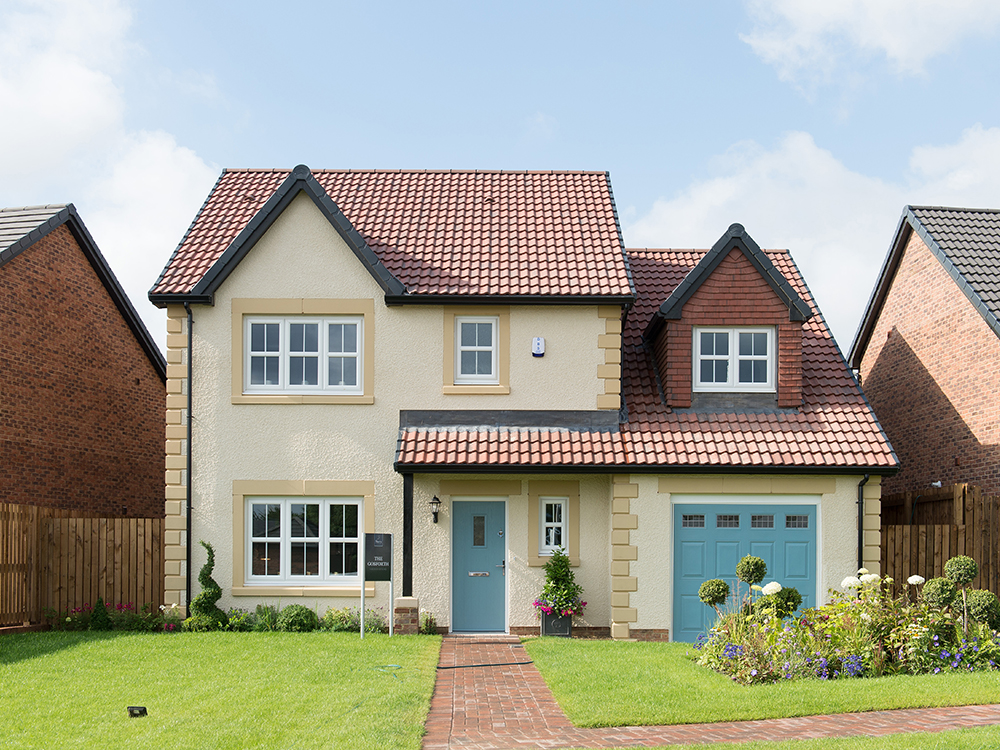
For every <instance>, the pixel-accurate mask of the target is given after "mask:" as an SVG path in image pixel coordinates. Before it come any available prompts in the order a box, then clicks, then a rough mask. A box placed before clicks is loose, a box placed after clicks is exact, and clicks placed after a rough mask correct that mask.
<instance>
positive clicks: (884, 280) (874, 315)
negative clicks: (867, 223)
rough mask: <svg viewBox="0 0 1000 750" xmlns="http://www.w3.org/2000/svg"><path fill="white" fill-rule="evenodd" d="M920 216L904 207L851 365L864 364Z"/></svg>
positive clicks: (853, 349) (857, 337)
mask: <svg viewBox="0 0 1000 750" xmlns="http://www.w3.org/2000/svg"><path fill="white" fill-rule="evenodd" d="M916 218H917V217H916V216H914V215H913V212H912V211H911V210H910V206H903V213H902V215H901V216H900V217H899V222H898V223H897V224H896V231H895V233H893V235H892V242H891V243H890V244H889V250H888V251H887V252H886V254H885V260H884V261H882V269H881V270H880V271H879V274H878V279H877V280H876V282H875V286H874V287H873V288H872V293H871V296H870V297H869V298H868V304H867V305H866V306H865V314H864V315H862V316H861V322H860V323H859V324H858V330H857V332H856V333H855V334H854V342H853V343H852V344H851V351H850V353H849V354H848V355H847V359H848V361H849V362H850V364H851V367H853V368H854V369H856V370H857V369H859V368H860V367H861V360H862V359H864V356H865V352H866V351H867V349H868V343H869V341H870V340H871V336H872V333H874V331H875V324H876V323H877V322H878V316H879V315H880V314H881V312H882V306H883V305H884V304H885V298H886V295H888V293H889V287H890V286H892V280H893V279H894V278H895V276H896V271H897V270H898V269H899V262H900V260H901V259H902V257H903V248H905V247H906V243H907V242H909V239H910V233H911V232H912V231H913V223H914V221H916Z"/></svg>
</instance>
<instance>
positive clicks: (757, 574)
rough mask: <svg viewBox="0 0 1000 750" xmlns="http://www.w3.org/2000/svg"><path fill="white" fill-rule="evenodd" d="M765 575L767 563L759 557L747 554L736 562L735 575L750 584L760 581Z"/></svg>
mask: <svg viewBox="0 0 1000 750" xmlns="http://www.w3.org/2000/svg"><path fill="white" fill-rule="evenodd" d="M766 575H767V563H765V562H764V561H763V560H761V559H760V558H759V557H754V556H753V555H747V556H746V557H744V558H743V559H742V560H740V561H739V562H738V563H736V577H737V578H739V579H740V580H741V581H743V583H749V584H750V585H751V586H753V585H755V584H758V583H760V582H761V581H763V580H764V576H766Z"/></svg>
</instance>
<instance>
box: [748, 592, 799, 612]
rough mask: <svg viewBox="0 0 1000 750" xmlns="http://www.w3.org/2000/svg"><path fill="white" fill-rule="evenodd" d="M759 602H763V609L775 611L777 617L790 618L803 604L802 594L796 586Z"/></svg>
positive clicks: (770, 595) (762, 598) (769, 595)
mask: <svg viewBox="0 0 1000 750" xmlns="http://www.w3.org/2000/svg"><path fill="white" fill-rule="evenodd" d="M758 601H760V602H763V604H762V607H764V608H768V609H772V610H774V614H775V615H776V616H777V617H781V618H785V617H788V616H789V615H790V614H792V612H794V611H795V610H797V609H798V608H799V606H800V605H801V604H802V594H800V593H799V590H798V589H797V588H795V587H794V586H786V587H785V588H783V589H782V590H781V591H779V592H778V593H776V594H768V595H767V596H764V597H761V598H760V599H759V600H758Z"/></svg>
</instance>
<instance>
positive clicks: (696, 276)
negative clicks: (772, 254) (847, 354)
mask: <svg viewBox="0 0 1000 750" xmlns="http://www.w3.org/2000/svg"><path fill="white" fill-rule="evenodd" d="M733 250H739V251H740V252H742V253H743V255H744V256H745V257H746V258H747V260H748V261H750V263H751V265H753V267H754V268H755V269H757V272H758V273H759V274H760V275H761V277H762V278H763V279H764V280H765V281H766V282H767V283H768V285H769V286H770V287H771V289H773V290H774V293H775V294H776V295H777V296H778V298H779V299H780V300H781V301H782V302H783V303H784V304H785V306H786V307H787V308H788V319H789V320H795V321H806V320H809V318H811V317H812V315H813V310H812V308H811V307H810V306H809V305H808V304H807V303H806V302H805V301H804V300H803V299H802V298H801V297H800V296H799V295H798V293H797V292H796V291H795V289H794V288H792V285H791V284H789V283H788V279H787V278H785V276H784V274H782V273H781V271H779V270H778V269H777V268H775V266H774V264H773V263H772V262H771V260H770V258H768V256H767V253H765V252H764V251H763V250H761V249H760V246H759V245H758V244H757V243H756V242H754V240H753V238H752V237H751V236H750V235H749V234H748V233H747V231H746V229H744V228H743V225H742V224H732V225H730V227H729V229H727V230H726V233H725V234H723V235H722V237H720V238H719V240H718V241H717V242H716V243H715V244H714V245H713V246H712V249H711V250H709V251H708V252H707V253H705V254H704V256H703V257H702V258H701V260H700V261H699V262H698V264H697V265H696V266H695V267H694V268H692V269H691V271H690V272H689V273H688V275H687V276H685V277H684V279H683V280H682V281H681V283H680V284H678V285H677V286H676V287H675V288H674V289H673V291H671V292H670V295H669V296H668V297H667V298H666V299H665V300H664V301H663V303H662V304H661V305H660V307H659V309H658V310H657V311H656V312H655V313H654V314H653V317H652V318H651V319H650V321H649V325H648V326H647V327H646V330H645V331H644V332H643V338H644V339H646V340H650V339H653V338H655V337H656V335H657V334H658V333H659V332H660V330H661V329H662V328H663V325H664V323H665V322H666V321H668V320H680V318H681V313H682V310H683V308H684V305H685V303H686V302H687V301H688V300H689V299H691V297H692V296H693V295H694V293H695V292H697V291H698V289H699V288H700V287H701V285H702V284H703V283H704V282H705V280H706V279H707V278H708V277H709V276H711V275H712V272H713V271H715V269H716V268H717V267H718V266H719V264H720V263H721V262H722V261H723V260H724V259H725V257H726V256H727V255H729V253H730V252H732V251H733Z"/></svg>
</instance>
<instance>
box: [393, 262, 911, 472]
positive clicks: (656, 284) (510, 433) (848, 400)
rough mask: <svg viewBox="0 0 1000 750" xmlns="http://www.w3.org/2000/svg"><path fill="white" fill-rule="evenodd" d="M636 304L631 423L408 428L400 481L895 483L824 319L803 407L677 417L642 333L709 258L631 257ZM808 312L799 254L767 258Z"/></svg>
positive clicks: (891, 460) (811, 336)
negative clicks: (538, 475)
mask: <svg viewBox="0 0 1000 750" xmlns="http://www.w3.org/2000/svg"><path fill="white" fill-rule="evenodd" d="M627 252H628V256H629V263H630V267H631V269H632V273H633V280H634V283H635V288H636V293H637V299H636V302H635V305H634V306H633V307H632V309H631V310H630V311H629V312H628V315H627V318H626V321H625V327H624V331H623V338H624V345H623V400H624V403H625V407H624V410H623V414H626V415H627V417H626V421H623V422H622V423H621V424H620V425H619V426H618V427H617V428H605V429H594V426H593V425H585V424H581V425H579V426H578V427H575V428H574V427H573V426H572V425H568V424H565V423H563V424H560V425H559V426H552V427H548V428H546V427H544V426H542V425H541V424H539V423H537V422H536V423H533V424H532V425H530V426H528V425H523V424H522V425H517V424H511V425H508V426H505V427H498V426H497V425H496V424H490V425H482V426H479V427H476V426H472V425H469V424H462V425H446V424H440V425H437V426H410V425H403V426H402V427H401V430H400V437H399V445H398V450H397V462H396V466H397V470H399V471H446V470H447V471H493V472H505V471H510V472H513V471H525V470H528V469H530V470H532V471H537V470H539V469H544V470H551V471H555V472H592V471H595V470H598V469H608V470H621V471H630V472H640V471H646V472H656V473H670V472H727V471H738V472H754V473H775V472H789V473H803V472H843V471H844V470H849V471H851V472H861V471H864V472H871V473H877V474H891V473H894V472H895V471H896V470H897V468H898V466H897V460H896V457H895V455H894V454H893V451H892V447H891V446H890V445H889V442H888V440H887V439H886V437H885V434H884V433H883V432H882V429H881V426H880V425H879V423H878V421H877V420H876V418H875V415H874V413H873V412H872V409H871V407H870V406H869V404H868V402H867V400H866V399H865V397H864V395H863V393H862V392H861V389H860V387H859V386H858V383H857V381H856V380H855V378H854V376H853V374H852V373H851V371H850V370H849V369H848V367H847V363H846V362H845V361H844V358H843V356H842V355H841V353H840V350H839V349H838V347H837V345H836V343H835V342H834V339H833V336H832V335H831V334H830V330H829V328H828V327H827V325H826V322H825V321H824V320H823V317H822V316H821V315H819V314H813V315H812V316H811V317H809V319H808V320H806V321H804V322H803V327H802V330H803V342H802V368H803V378H802V380H803V382H802V395H803V405H802V407H801V408H799V409H772V410H756V411H754V410H749V409H748V410H742V411H739V410H728V411H718V412H713V413H707V412H698V411H695V410H694V409H682V410H671V409H670V408H669V407H667V406H666V405H665V404H664V402H663V399H662V397H661V395H660V390H659V386H658V384H657V382H656V375H655V370H654V367H653V357H652V354H651V352H650V351H649V348H648V346H647V345H646V344H645V343H644V341H643V332H644V331H645V330H646V327H647V326H648V325H649V323H650V321H651V320H652V318H653V316H654V315H655V314H656V312H657V311H658V310H659V308H660V305H661V304H662V302H663V300H665V299H668V298H669V297H670V296H671V294H672V293H673V292H674V291H675V290H676V289H677V288H678V287H679V286H680V285H681V284H682V283H683V282H684V281H685V279H687V278H688V277H689V275H690V274H691V273H692V271H694V270H695V269H696V268H698V267H699V264H701V263H702V261H703V260H704V258H705V256H706V255H707V254H708V253H709V252H710V251H706V250H650V249H644V250H629V251H627ZM762 252H763V253H764V254H765V255H766V257H767V260H768V263H769V264H770V265H771V266H772V267H773V268H774V269H775V270H776V272H777V273H779V274H780V276H781V279H778V280H777V282H778V283H781V282H782V280H783V281H784V282H785V283H787V284H788V285H789V287H790V289H791V291H792V292H794V295H795V296H796V297H797V298H798V299H799V300H800V302H801V303H802V304H803V305H804V306H805V308H804V309H808V310H812V311H816V310H817V307H816V305H815V302H814V301H813V299H812V295H811V294H810V292H809V289H808V288H807V287H806V285H805V282H804V281H803V280H802V277H801V275H800V274H799V271H798V268H797V267H796V266H795V263H794V262H793V261H792V259H791V256H789V254H788V253H787V252H785V251H781V250H766V251H762Z"/></svg>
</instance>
